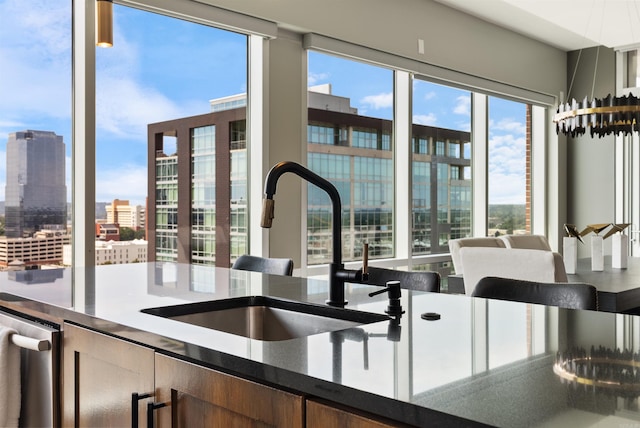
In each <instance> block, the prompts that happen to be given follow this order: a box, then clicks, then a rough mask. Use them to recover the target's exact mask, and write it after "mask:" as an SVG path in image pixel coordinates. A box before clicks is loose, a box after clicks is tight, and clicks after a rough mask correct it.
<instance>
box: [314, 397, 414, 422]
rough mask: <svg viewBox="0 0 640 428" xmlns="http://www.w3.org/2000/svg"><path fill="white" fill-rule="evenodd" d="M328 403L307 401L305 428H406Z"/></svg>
mask: <svg viewBox="0 0 640 428" xmlns="http://www.w3.org/2000/svg"><path fill="white" fill-rule="evenodd" d="M336 406H337V405H334V404H333V403H328V402H319V401H315V400H307V428H390V427H407V426H408V425H403V424H400V423H396V422H393V421H388V420H385V421H383V420H381V419H382V418H379V417H377V416H372V415H367V414H364V413H356V411H355V410H354V411H352V410H350V409H345V408H338V407H336Z"/></svg>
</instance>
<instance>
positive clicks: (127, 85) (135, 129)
mask: <svg viewBox="0 0 640 428" xmlns="http://www.w3.org/2000/svg"><path fill="white" fill-rule="evenodd" d="M100 83H101V84H100V85H99V86H98V93H97V97H96V98H97V100H98V102H97V105H96V115H97V117H98V118H99V119H98V120H97V121H96V122H97V126H98V128H99V129H102V130H104V131H107V132H108V133H109V134H111V135H114V136H117V137H118V138H121V139H135V140H138V141H141V142H142V143H144V144H146V141H147V124H149V123H154V122H160V121H163V120H168V119H173V118H176V117H184V116H187V115H188V114H191V113H189V112H188V110H192V109H190V108H185V107H184V106H178V105H177V104H175V103H174V102H173V101H172V100H170V99H169V98H167V97H166V96H165V95H163V94H162V93H161V92H159V91H157V90H156V89H154V88H149V87H144V86H143V85H141V84H140V83H138V82H136V81H134V80H132V79H128V78H123V79H120V78H105V79H102V80H101V81H100ZM199 111H200V112H202V111H203V109H202V108H200V109H199ZM205 111H206V105H205Z"/></svg>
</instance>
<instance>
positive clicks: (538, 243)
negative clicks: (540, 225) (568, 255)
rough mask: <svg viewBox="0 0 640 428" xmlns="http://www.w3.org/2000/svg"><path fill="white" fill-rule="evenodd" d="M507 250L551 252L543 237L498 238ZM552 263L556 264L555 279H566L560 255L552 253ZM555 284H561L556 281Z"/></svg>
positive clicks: (547, 242) (565, 271) (504, 236)
mask: <svg viewBox="0 0 640 428" xmlns="http://www.w3.org/2000/svg"><path fill="white" fill-rule="evenodd" d="M500 239H502V240H503V241H504V243H505V246H506V247H507V248H521V249H525V250H542V251H553V250H551V246H550V245H549V241H547V238H546V237H545V236H544V235H503V236H500ZM553 258H554V262H555V264H556V277H558V278H566V277H567V269H566V267H565V265H564V259H563V258H562V254H560V253H556V252H553ZM556 282H563V281H562V280H557V281H556Z"/></svg>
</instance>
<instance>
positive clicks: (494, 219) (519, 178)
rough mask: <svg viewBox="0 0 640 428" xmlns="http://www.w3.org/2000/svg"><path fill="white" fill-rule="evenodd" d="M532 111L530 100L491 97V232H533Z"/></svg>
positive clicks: (488, 223) (489, 152)
mask: <svg viewBox="0 0 640 428" xmlns="http://www.w3.org/2000/svg"><path fill="white" fill-rule="evenodd" d="M528 114H529V109H528V106H527V105H526V104H523V103H519V102H515V101H508V100H504V99H501V98H496V97H489V148H488V161H489V174H488V182H489V185H488V193H489V218H488V222H487V225H488V230H487V235H489V236H498V235H506V234H523V233H531V225H530V217H529V215H528V211H527V207H529V208H530V203H529V202H530V195H529V189H530V184H531V183H528V181H527V180H528V178H527V177H529V176H530V174H529V175H528V172H529V171H530V157H531V156H530V152H531V141H530V132H527V123H528V121H527V115H528Z"/></svg>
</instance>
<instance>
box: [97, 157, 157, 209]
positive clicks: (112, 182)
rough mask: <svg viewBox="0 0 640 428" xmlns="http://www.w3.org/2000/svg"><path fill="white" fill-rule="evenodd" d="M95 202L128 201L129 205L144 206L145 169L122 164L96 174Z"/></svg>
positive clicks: (145, 192) (145, 195)
mask: <svg viewBox="0 0 640 428" xmlns="http://www.w3.org/2000/svg"><path fill="white" fill-rule="evenodd" d="M96 181H97V184H96V201H104V202H108V201H112V200H114V199H129V201H130V202H131V204H134V205H144V202H145V198H146V197H147V168H146V166H144V167H142V166H140V165H135V164H123V165H119V166H117V167H115V168H113V169H101V170H98V171H97V172H96Z"/></svg>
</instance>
